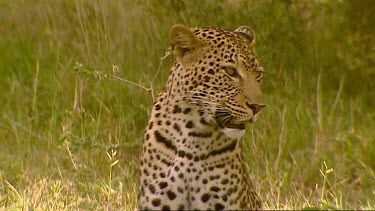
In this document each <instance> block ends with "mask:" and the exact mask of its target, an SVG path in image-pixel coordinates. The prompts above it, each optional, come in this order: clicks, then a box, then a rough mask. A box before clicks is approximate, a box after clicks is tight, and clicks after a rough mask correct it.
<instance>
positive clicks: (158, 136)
mask: <svg viewBox="0 0 375 211" xmlns="http://www.w3.org/2000/svg"><path fill="white" fill-rule="evenodd" d="M154 135H155V138H156V141H157V142H159V143H163V144H164V146H165V147H167V148H168V149H171V150H173V151H175V152H177V147H176V146H175V145H173V143H172V141H170V140H168V139H167V138H165V137H164V136H163V135H161V134H160V133H159V131H155V132H154Z"/></svg>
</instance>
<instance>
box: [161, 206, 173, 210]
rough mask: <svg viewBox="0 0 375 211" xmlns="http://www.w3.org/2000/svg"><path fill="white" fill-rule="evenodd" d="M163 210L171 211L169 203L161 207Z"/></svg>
mask: <svg viewBox="0 0 375 211" xmlns="http://www.w3.org/2000/svg"><path fill="white" fill-rule="evenodd" d="M161 210H163V211H169V210H171V208H169V206H168V205H163V207H162V208H161Z"/></svg>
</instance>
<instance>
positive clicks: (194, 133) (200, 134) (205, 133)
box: [188, 131, 212, 138]
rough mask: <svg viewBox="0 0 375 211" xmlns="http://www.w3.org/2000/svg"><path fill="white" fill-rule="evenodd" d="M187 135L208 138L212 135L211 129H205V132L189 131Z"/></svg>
mask: <svg viewBox="0 0 375 211" xmlns="http://www.w3.org/2000/svg"><path fill="white" fill-rule="evenodd" d="M188 135H189V136H194V137H199V138H209V137H211V136H212V132H211V131H207V132H194V131H192V132H189V134H188Z"/></svg>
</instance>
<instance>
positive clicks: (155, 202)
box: [151, 198, 160, 207]
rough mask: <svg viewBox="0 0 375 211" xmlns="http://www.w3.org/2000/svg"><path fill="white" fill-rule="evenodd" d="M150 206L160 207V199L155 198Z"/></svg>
mask: <svg viewBox="0 0 375 211" xmlns="http://www.w3.org/2000/svg"><path fill="white" fill-rule="evenodd" d="M151 203H152V205H154V206H155V207H158V206H160V199H159V198H156V199H154V200H152V202H151Z"/></svg>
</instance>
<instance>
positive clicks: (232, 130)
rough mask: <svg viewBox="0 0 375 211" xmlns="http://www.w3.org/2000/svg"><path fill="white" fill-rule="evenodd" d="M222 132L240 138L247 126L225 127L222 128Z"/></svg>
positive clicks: (230, 136) (229, 136)
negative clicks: (241, 127)
mask: <svg viewBox="0 0 375 211" xmlns="http://www.w3.org/2000/svg"><path fill="white" fill-rule="evenodd" d="M221 132H222V133H224V134H225V135H226V136H227V137H228V138H233V139H240V138H242V136H243V135H245V128H243V129H239V128H229V127H225V128H223V129H221Z"/></svg>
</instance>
